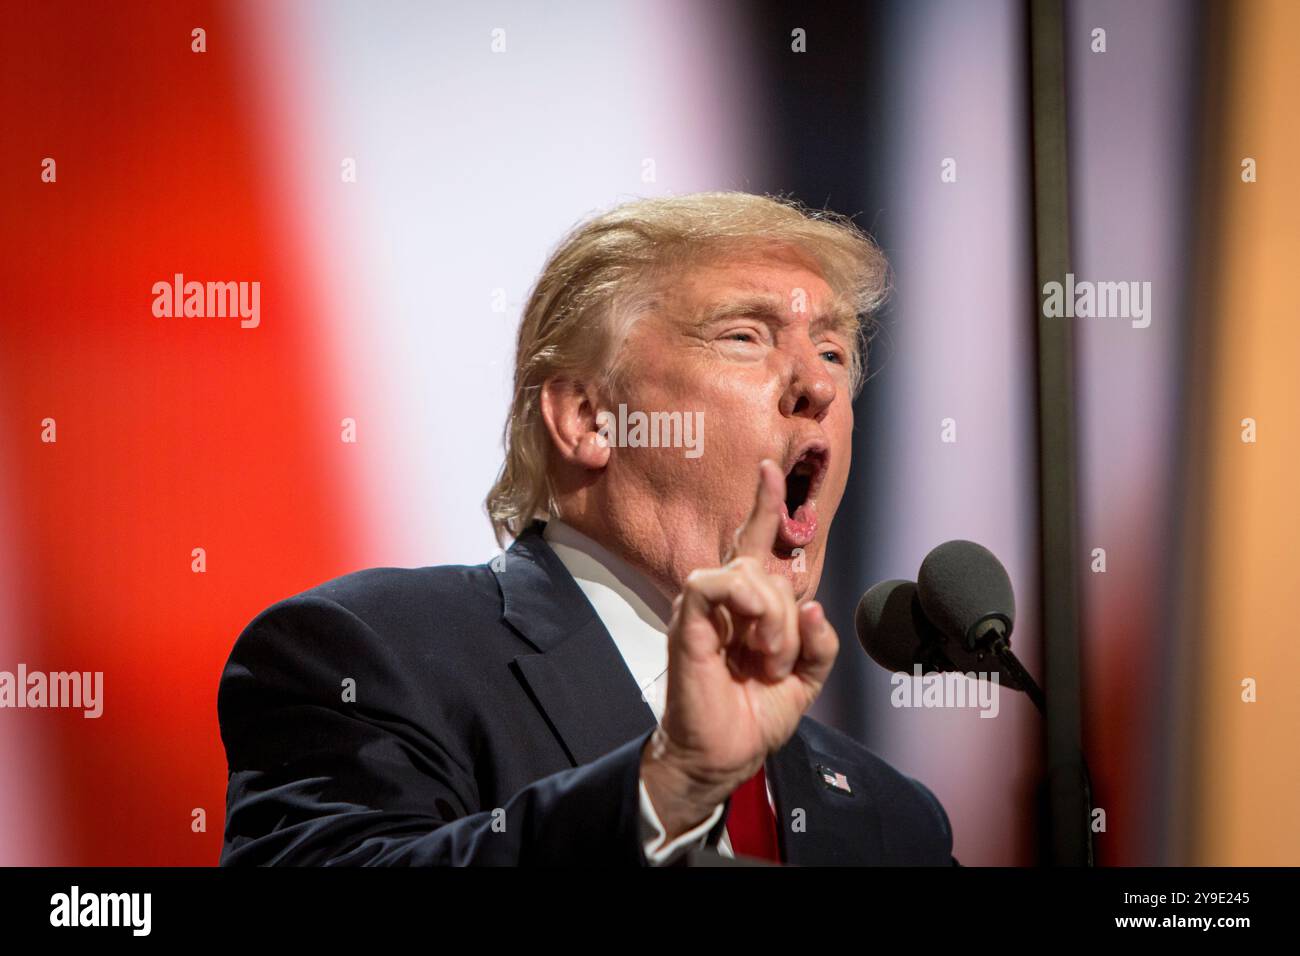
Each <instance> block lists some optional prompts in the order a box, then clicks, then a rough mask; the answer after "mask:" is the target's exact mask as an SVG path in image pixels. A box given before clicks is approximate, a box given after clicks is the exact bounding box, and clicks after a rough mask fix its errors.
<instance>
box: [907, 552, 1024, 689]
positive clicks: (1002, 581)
mask: <svg viewBox="0 0 1300 956" xmlns="http://www.w3.org/2000/svg"><path fill="white" fill-rule="evenodd" d="M916 594H917V599H918V600H919V601H920V604H921V609H922V611H923V612H924V613H925V616H926V618H927V619H928V620H929V621H930V622H931V623H932V624H933V625H934V626H935V627H936V628H938V630H939V631H940V632H941V633H942V634H943V635H944V636H945V637H947V638H948V639H949V641H950V642H951V643H953V644H955V645H956V646H957V647H958V648H960V652H958V653H956V654H950V656H952V657H953V659H954V661H956V662H958V663H966V662H967V661H968V660H970V659H971V658H972V657H973V660H974V663H975V664H976V665H980V664H984V666H986V667H987V666H988V665H987V664H985V661H986V659H987V658H990V657H991V658H992V659H993V660H995V661H996V662H997V664H998V665H999V670H1000V671H1001V673H1002V674H1003V675H1004V678H1005V683H1006V684H1007V686H1008V687H1011V688H1012V689H1014V690H1023V691H1024V692H1025V693H1026V694H1028V695H1029V699H1030V700H1032V701H1033V702H1034V706H1035V707H1037V708H1038V709H1039V711H1041V712H1042V713H1044V714H1046V713H1047V710H1046V700H1045V699H1044V697H1043V690H1042V688H1041V687H1039V686H1038V682H1037V681H1035V680H1034V678H1033V676H1032V675H1031V674H1030V673H1029V671H1027V670H1025V667H1024V665H1023V664H1021V663H1020V661H1019V659H1018V658H1017V657H1016V655H1015V654H1013V653H1012V652H1011V630H1012V628H1013V627H1014V626H1015V622H1016V596H1015V592H1014V591H1013V590H1012V588H1011V577H1010V575H1008V574H1007V569H1006V568H1004V567H1003V566H1002V562H1001V561H999V560H998V559H997V558H996V557H995V556H994V555H993V552H992V551H990V550H989V549H988V548H986V547H984V546H983V545H979V544H976V543H975V542H974V541H960V540H959V541H946V542H944V543H943V544H941V545H939V546H938V547H937V548H935V549H934V550H933V551H931V552H930V553H929V554H927V555H926V556H925V560H924V561H922V562H921V570H920V571H919V572H918V573H917V575H916ZM958 658H961V660H958ZM973 669H978V666H977V667H976V668H973Z"/></svg>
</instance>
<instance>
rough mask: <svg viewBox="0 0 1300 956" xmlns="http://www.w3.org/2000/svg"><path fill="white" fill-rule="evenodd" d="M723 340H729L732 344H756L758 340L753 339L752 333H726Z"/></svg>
mask: <svg viewBox="0 0 1300 956" xmlns="http://www.w3.org/2000/svg"><path fill="white" fill-rule="evenodd" d="M723 338H726V339H729V340H731V341H733V342H757V341H758V339H757V338H756V337H755V335H754V333H753V332H728V333H727V334H726V335H725V336H723Z"/></svg>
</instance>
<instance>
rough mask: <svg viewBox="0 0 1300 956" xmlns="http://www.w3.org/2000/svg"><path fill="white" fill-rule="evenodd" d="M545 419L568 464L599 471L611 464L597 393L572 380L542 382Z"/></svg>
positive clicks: (543, 415) (558, 451)
mask: <svg viewBox="0 0 1300 956" xmlns="http://www.w3.org/2000/svg"><path fill="white" fill-rule="evenodd" d="M541 398H542V419H543V420H544V421H545V422H546V430H547V431H548V432H549V433H550V435H551V444H553V445H554V446H555V451H556V453H557V454H558V455H559V456H560V458H561V459H562V460H564V461H566V462H568V463H569V464H572V465H577V466H579V467H580V468H588V469H591V470H593V471H599V470H600V469H602V468H604V467H605V466H606V465H607V464H608V463H609V441H608V440H607V439H608V434H609V433H608V430H607V429H606V428H605V427H602V426H604V424H605V422H604V418H603V415H607V414H609V413H608V412H605V413H603V414H602V413H601V411H600V409H599V407H598V405H597V401H596V395H595V394H594V393H593V392H592V390H591V389H590V387H589V386H587V385H586V384H584V383H582V382H575V381H572V380H569V379H560V378H552V379H547V380H546V381H545V382H543V383H542V396H541Z"/></svg>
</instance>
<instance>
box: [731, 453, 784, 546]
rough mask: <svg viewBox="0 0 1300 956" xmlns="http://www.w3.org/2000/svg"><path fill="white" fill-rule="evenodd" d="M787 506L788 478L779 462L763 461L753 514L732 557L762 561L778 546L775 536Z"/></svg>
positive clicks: (737, 536) (739, 538)
mask: <svg viewBox="0 0 1300 956" xmlns="http://www.w3.org/2000/svg"><path fill="white" fill-rule="evenodd" d="M784 502H785V475H783V474H782V473H781V469H780V468H778V467H777V465H776V462H774V461H772V459H770V458H764V459H763V460H762V461H760V462H759V463H758V491H757V493H756V494H755V496H754V510H753V511H751V512H750V513H749V517H748V518H746V519H745V523H744V524H743V525H741V526H740V530H739V531H737V532H736V546H735V548H734V549H733V553H732V557H733V558H734V557H740V556H742V555H745V556H748V557H752V558H763V557H765V556H766V555H767V554H768V553H769V552H770V551H771V550H772V545H773V544H775V543H776V533H777V531H779V530H780V528H781V515H782V511H783V507H784Z"/></svg>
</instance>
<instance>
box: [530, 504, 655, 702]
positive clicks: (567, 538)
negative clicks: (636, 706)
mask: <svg viewBox="0 0 1300 956" xmlns="http://www.w3.org/2000/svg"><path fill="white" fill-rule="evenodd" d="M542 536H543V537H544V538H545V539H546V543H547V544H548V545H550V548H551V550H552V551H553V552H555V556H556V557H557V558H559V559H560V563H561V564H563V565H564V567H565V568H566V569H567V570H568V572H569V573H570V574H571V575H573V579H574V581H575V582H577V585H578V587H579V588H580V589H581V590H582V593H583V594H584V595H586V597H587V600H588V601H589V602H591V606H592V609H593V610H595V612H596V616H597V617H599V618H600V621H601V623H602V624H603V625H605V630H607V631H609V635H610V637H612V638H613V639H614V643H615V645H617V647H618V650H619V653H621V654H622V655H623V660H624V661H625V662H626V663H627V666H628V669H629V670H630V671H631V672H632V676H633V677H634V678H635V679H636V683H637V686H638V687H640V688H641V689H642V691H646V690H647V689H648V688H649V687H650V685H651V684H653V683H654V682H655V681H656V680H657V679H658V678H659V677H660V676H662V675H663V673H664V671H666V670H667V669H668V636H667V635H668V619H669V617H670V616H671V614H672V605H671V603H670V602H669V601H668V600H667V599H666V598H665V597H664V596H663V594H662V593H661V592H660V591H659V589H658V588H656V587H655V586H654V585H653V584H652V583H651V582H650V579H649V578H648V577H647V576H646V575H644V574H643V573H641V572H640V571H638V570H637V569H636V568H633V567H632V566H631V565H630V564H628V563H627V562H626V561H624V560H623V559H622V558H620V557H618V555H616V554H614V553H613V552H611V551H610V550H609V549H607V548H605V547H604V546H603V545H600V544H598V543H597V542H595V541H593V540H592V539H591V538H589V537H587V536H586V535H585V534H583V533H581V532H580V531H578V530H576V529H575V528H572V527H570V526H569V525H567V524H565V523H564V522H563V521H560V520H559V519H558V518H551V519H550V520H549V521H547V523H546V529H545V530H544V531H543V532H542ZM656 716H657V715H656Z"/></svg>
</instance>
